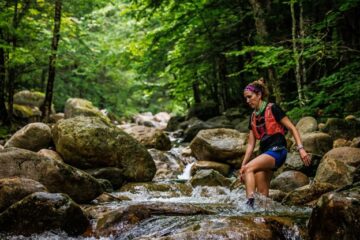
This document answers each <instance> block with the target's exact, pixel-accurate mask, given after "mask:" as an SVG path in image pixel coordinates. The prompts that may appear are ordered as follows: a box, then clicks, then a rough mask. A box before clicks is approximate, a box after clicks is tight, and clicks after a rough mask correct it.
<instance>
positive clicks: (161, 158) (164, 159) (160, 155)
mask: <svg viewBox="0 0 360 240" xmlns="http://www.w3.org/2000/svg"><path fill="white" fill-rule="evenodd" d="M149 153H150V154H151V156H152V158H153V159H154V162H155V164H156V169H157V170H156V174H155V177H154V180H165V179H176V178H177V176H178V175H180V174H181V173H182V172H183V171H184V168H185V166H184V163H182V161H181V160H180V158H178V157H176V156H174V155H172V154H170V153H168V152H162V151H159V150H157V149H149Z"/></svg>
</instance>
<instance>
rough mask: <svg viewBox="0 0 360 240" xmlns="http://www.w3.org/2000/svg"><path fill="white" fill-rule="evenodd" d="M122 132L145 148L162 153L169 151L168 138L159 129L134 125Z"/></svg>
mask: <svg viewBox="0 0 360 240" xmlns="http://www.w3.org/2000/svg"><path fill="white" fill-rule="evenodd" d="M124 131H125V132H126V133H128V134H129V135H130V136H132V137H133V138H135V139H136V140H137V141H138V142H140V143H141V144H143V145H144V146H145V147H146V148H155V149H158V150H163V151H167V150H170V149H171V142H170V139H169V137H168V136H166V134H165V133H164V132H163V131H162V130H160V129H157V128H152V127H146V126H140V125H136V126H133V127H129V128H126V129H124Z"/></svg>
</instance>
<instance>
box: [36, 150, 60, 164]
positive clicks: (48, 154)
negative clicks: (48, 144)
mask: <svg viewBox="0 0 360 240" xmlns="http://www.w3.org/2000/svg"><path fill="white" fill-rule="evenodd" d="M37 153H38V154H39V155H41V156H44V157H48V158H51V159H54V160H56V161H60V162H63V159H62V157H61V156H60V154H59V153H57V152H55V151H53V150H50V149H41V150H40V151H38V152H37Z"/></svg>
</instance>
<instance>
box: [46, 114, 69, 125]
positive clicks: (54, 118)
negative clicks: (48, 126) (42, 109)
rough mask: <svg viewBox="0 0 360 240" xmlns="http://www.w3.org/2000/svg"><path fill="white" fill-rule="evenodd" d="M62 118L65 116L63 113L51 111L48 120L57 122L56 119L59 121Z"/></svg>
mask: <svg viewBox="0 0 360 240" xmlns="http://www.w3.org/2000/svg"><path fill="white" fill-rule="evenodd" d="M64 118H65V114H64V113H53V114H50V118H49V121H50V122H51V123H57V122H58V121H60V120H62V119H64Z"/></svg>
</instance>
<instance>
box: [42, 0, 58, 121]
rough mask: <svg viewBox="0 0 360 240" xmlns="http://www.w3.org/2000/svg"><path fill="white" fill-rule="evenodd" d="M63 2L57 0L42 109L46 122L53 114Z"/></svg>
mask: <svg viewBox="0 0 360 240" xmlns="http://www.w3.org/2000/svg"><path fill="white" fill-rule="evenodd" d="M61 1H62V0H55V14H54V31H53V39H52V43H51V55H50V57H49V76H48V82H47V86H46V95H45V100H44V104H43V109H42V116H43V120H44V121H45V122H48V121H49V116H50V112H51V103H52V97H53V88H54V81H55V66H56V65H55V64H56V54H57V49H58V44H59V39H60V25H61V5H62V2H61Z"/></svg>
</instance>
